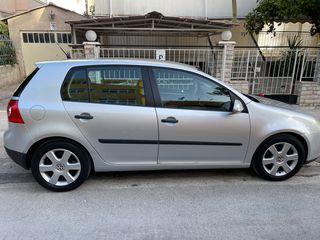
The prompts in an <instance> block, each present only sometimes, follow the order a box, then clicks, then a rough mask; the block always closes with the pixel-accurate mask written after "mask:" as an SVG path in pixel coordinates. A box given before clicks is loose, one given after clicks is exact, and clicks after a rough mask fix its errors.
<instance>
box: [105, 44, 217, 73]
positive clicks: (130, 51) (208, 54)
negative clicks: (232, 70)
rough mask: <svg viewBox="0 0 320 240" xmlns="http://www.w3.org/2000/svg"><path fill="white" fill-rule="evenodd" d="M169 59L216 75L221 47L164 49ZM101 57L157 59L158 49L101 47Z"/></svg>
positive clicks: (165, 57) (166, 58) (166, 57)
mask: <svg viewBox="0 0 320 240" xmlns="http://www.w3.org/2000/svg"><path fill="white" fill-rule="evenodd" d="M163 50H164V51H165V56H163V58H164V59H165V60H167V61H173V62H179V63H184V64H188V65H191V66H194V67H196V68H198V69H200V70H202V71H204V72H206V73H208V74H211V75H215V73H216V69H217V64H218V63H219V62H221V57H220V56H221V54H218V53H219V51H222V49H221V48H214V49H198V48H181V49H180V48H176V49H172V48H170V49H163ZM100 57H101V58H142V59H157V49H154V48H148V49H141V48H101V49H100Z"/></svg>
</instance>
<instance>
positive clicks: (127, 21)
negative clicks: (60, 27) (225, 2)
mask: <svg viewBox="0 0 320 240" xmlns="http://www.w3.org/2000/svg"><path fill="white" fill-rule="evenodd" d="M67 23H69V24H70V25H71V28H72V30H73V33H74V35H75V33H76V32H79V31H87V30H94V31H96V32H97V33H100V34H101V33H104V34H109V35H118V34H124V33H125V34H126V35H136V34H139V35H141V34H148V33H150V32H151V33H162V34H163V33H166V34H177V33H179V35H181V34H182V33H183V34H184V35H197V36H199V35H203V36H207V35H211V34H216V33H220V32H222V31H224V30H225V29H230V28H232V27H234V26H238V24H236V23H233V22H231V21H223V20H199V19H193V18H182V17H168V16H163V15H162V14H161V13H158V12H150V13H148V14H146V15H142V16H127V17H112V18H110V17H99V18H92V19H85V20H80V21H68V22H67Z"/></svg>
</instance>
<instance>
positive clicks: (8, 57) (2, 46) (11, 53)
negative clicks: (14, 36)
mask: <svg viewBox="0 0 320 240" xmlns="http://www.w3.org/2000/svg"><path fill="white" fill-rule="evenodd" d="M16 63H17V59H16V51H15V49H14V47H13V46H12V44H11V42H9V41H7V40H1V39H0V65H7V64H9V65H14V64H16Z"/></svg>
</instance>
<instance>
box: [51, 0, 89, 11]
mask: <svg viewBox="0 0 320 240" xmlns="http://www.w3.org/2000/svg"><path fill="white" fill-rule="evenodd" d="M47 2H48V3H49V2H52V3H54V4H56V5H58V6H60V7H63V8H67V9H69V10H71V11H75V12H77V13H80V14H83V13H84V12H85V10H86V8H85V0H47Z"/></svg>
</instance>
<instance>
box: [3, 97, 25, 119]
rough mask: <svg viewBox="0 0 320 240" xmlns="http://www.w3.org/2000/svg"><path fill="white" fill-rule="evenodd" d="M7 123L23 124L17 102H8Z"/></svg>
mask: <svg viewBox="0 0 320 240" xmlns="http://www.w3.org/2000/svg"><path fill="white" fill-rule="evenodd" d="M7 115H8V121H9V122H12V123H24V121H23V119H22V117H21V114H20V111H19V107H18V100H10V102H9V103H8V108H7Z"/></svg>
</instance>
